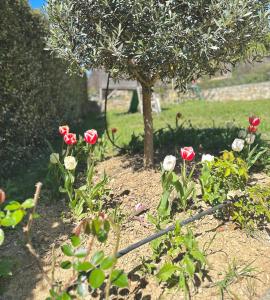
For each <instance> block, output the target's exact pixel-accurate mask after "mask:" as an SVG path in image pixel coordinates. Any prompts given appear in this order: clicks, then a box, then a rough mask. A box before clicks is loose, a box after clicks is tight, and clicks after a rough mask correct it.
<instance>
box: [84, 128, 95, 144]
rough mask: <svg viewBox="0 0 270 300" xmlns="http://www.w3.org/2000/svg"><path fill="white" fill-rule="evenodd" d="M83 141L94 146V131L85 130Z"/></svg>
mask: <svg viewBox="0 0 270 300" xmlns="http://www.w3.org/2000/svg"><path fill="white" fill-rule="evenodd" d="M84 140H85V142H86V143H87V144H91V145H94V144H95V143H96V142H97V140H98V134H97V131H96V130H95V129H91V130H87V131H86V132H85V133H84Z"/></svg>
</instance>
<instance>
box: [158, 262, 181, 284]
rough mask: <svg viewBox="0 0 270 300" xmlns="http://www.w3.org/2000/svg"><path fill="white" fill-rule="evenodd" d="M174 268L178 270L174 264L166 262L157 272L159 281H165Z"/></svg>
mask: <svg viewBox="0 0 270 300" xmlns="http://www.w3.org/2000/svg"><path fill="white" fill-rule="evenodd" d="M176 270H178V267H177V266H174V265H173V264H171V263H166V264H164V266H162V267H161V269H160V270H159V272H158V273H157V278H159V279H160V280H161V281H167V280H168V279H169V278H170V277H171V276H172V275H173V273H174V272H175V271H176Z"/></svg>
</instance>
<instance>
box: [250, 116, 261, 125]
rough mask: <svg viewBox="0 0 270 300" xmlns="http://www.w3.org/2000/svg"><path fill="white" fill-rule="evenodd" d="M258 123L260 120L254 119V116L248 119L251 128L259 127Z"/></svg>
mask: <svg viewBox="0 0 270 300" xmlns="http://www.w3.org/2000/svg"><path fill="white" fill-rule="evenodd" d="M260 123H261V120H260V118H258V117H255V116H252V117H249V124H250V125H252V126H259V125H260Z"/></svg>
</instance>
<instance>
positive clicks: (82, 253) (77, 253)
mask: <svg viewBox="0 0 270 300" xmlns="http://www.w3.org/2000/svg"><path fill="white" fill-rule="evenodd" d="M74 255H75V256H76V257H78V258H83V257H86V256H87V249H85V248H79V249H77V250H76V251H75V252H74Z"/></svg>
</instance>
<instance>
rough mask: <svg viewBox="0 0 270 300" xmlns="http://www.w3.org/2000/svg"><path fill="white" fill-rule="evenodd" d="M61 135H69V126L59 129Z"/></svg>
mask: <svg viewBox="0 0 270 300" xmlns="http://www.w3.org/2000/svg"><path fill="white" fill-rule="evenodd" d="M59 133H60V134H61V135H66V134H67V133H69V127H68V126H67V125H64V126H60V127H59Z"/></svg>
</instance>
